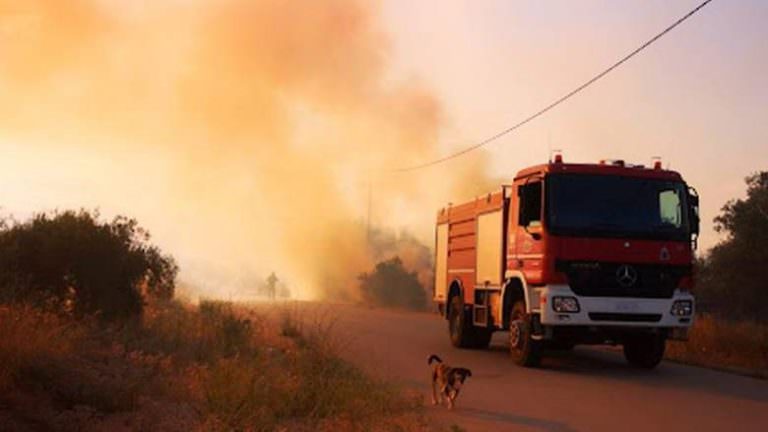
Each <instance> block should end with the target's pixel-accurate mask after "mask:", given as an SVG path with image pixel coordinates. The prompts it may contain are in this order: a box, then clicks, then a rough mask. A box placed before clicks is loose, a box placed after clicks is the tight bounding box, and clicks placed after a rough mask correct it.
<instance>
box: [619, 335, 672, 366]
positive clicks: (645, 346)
mask: <svg viewBox="0 0 768 432" xmlns="http://www.w3.org/2000/svg"><path fill="white" fill-rule="evenodd" d="M665 347H666V340H665V337H664V336H663V335H658V334H638V335H632V336H630V337H628V338H627V339H626V340H625V341H624V358H626V359H627V362H629V364H631V365H632V366H635V367H639V368H643V369H653V368H655V367H656V365H658V364H659V362H661V359H662V358H663V357H664V348H665Z"/></svg>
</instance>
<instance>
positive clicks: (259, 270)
mask: <svg viewBox="0 0 768 432" xmlns="http://www.w3.org/2000/svg"><path fill="white" fill-rule="evenodd" d="M698 3H699V1H679V2H667V1H661V0H653V1H647V2H631V1H616V2H607V1H585V2H579V3H574V2H568V1H554V2H547V3H546V4H545V3H542V2H530V1H516V2H507V1H492V2H491V1H489V2H483V3H482V4H477V3H471V2H460V1H447V2H441V4H440V7H439V8H436V7H435V6H434V3H430V2H416V3H414V2H407V1H401V0H391V1H382V2H380V3H378V4H377V5H375V6H372V5H371V4H370V3H368V2H362V1H353V0H349V1H346V0H332V1H328V2H324V3H322V4H320V3H315V4H312V5H306V4H303V3H302V4H301V5H300V6H294V7H291V6H290V5H287V4H285V3H283V2H280V1H259V2H252V3H251V2H247V1H242V0H233V1H227V2H221V3H218V2H214V1H208V0H189V1H173V2H168V3H164V4H163V5H157V4H156V3H154V2H148V1H147V2H135V3H132V4H131V5H130V6H129V5H126V4H124V3H121V2H118V1H114V0H78V1H75V2H72V3H71V4H69V5H68V7H65V6H61V5H60V4H58V3H57V2H55V1H39V2H32V3H26V2H14V1H6V0H0V11H2V12H0V35H2V37H3V38H4V39H5V40H6V41H10V43H9V44H7V45H6V46H5V47H4V48H3V49H0V59H3V60H4V62H5V64H6V65H7V66H8V67H6V68H5V69H3V70H0V92H2V93H3V94H4V95H5V96H6V97H5V98H3V100H2V101H0V118H1V119H0V149H2V150H3V153H4V154H5V156H6V157H4V158H3V160H2V162H0V184H1V185H2V186H0V187H2V189H1V194H2V201H0V207H1V210H2V213H3V214H5V215H7V214H12V215H14V216H15V217H17V218H20V219H23V218H25V217H27V216H29V215H30V214H31V213H33V212H37V211H45V210H52V209H57V208H58V209H69V208H81V207H84V208H99V209H100V210H101V211H102V213H103V214H104V215H105V217H111V216H113V215H115V214H125V215H128V216H132V217H135V218H137V219H138V220H139V222H140V224H141V225H142V226H144V227H146V228H147V229H149V230H150V231H151V232H152V234H153V235H154V239H155V240H156V241H157V243H158V244H159V245H160V246H161V247H162V248H163V249H164V250H165V251H166V252H168V253H170V254H173V255H174V256H176V257H177V258H178V260H179V262H180V265H181V268H182V274H181V278H182V279H183V280H191V281H193V282H194V283H196V284H199V285H201V286H203V287H210V288H207V289H210V290H211V291H212V293H213V294H216V295H226V293H227V291H226V290H227V289H228V288H227V289H221V288H220V287H219V285H222V286H230V287H231V286H233V283H235V282H233V281H237V280H243V278H245V279H247V277H249V276H248V275H263V274H268V272H270V271H272V270H275V271H277V272H278V273H281V274H286V275H287V276H286V277H287V279H289V280H291V281H292V282H293V283H294V284H295V285H296V286H298V287H299V290H300V291H301V290H303V295H304V296H305V297H311V296H312V295H313V293H316V290H317V288H316V287H315V285H316V284H318V283H321V282H320V281H324V280H326V279H327V278H328V277H331V276H333V277H336V276H340V275H346V276H343V277H346V278H348V277H351V278H352V279H353V278H354V277H355V276H356V274H357V272H359V271H364V270H365V269H367V268H368V267H369V266H370V265H371V264H372V261H371V257H370V256H366V254H365V232H364V230H362V229H360V226H359V225H360V224H359V223H360V221H364V220H365V219H366V217H367V214H368V204H367V197H368V193H369V182H370V184H371V187H370V189H371V196H372V197H373V200H372V205H371V209H370V211H371V220H372V223H373V224H375V225H377V226H382V227H385V228H389V229H392V230H395V231H399V230H402V229H405V230H407V231H409V232H412V233H413V234H414V235H415V236H416V237H417V238H419V239H420V240H421V241H423V242H425V243H427V244H428V245H429V246H430V247H431V241H432V236H433V232H432V226H433V223H434V216H435V212H436V211H437V209H438V208H439V207H440V206H442V205H444V204H445V203H447V202H448V201H453V202H457V201H461V200H463V199H466V198H469V197H471V196H473V195H476V194H481V193H483V192H484V191H485V190H487V188H488V187H490V185H492V184H495V182H496V180H497V179H510V178H511V177H512V176H513V175H514V173H515V172H516V171H517V170H519V169H521V168H523V167H525V166H528V165H532V164H536V163H542V162H544V161H546V160H547V158H548V156H549V152H550V150H551V149H561V150H562V151H563V154H564V158H565V160H566V161H573V162H594V161H597V160H599V159H602V158H617V159H624V160H626V161H627V162H630V163H644V164H649V163H650V160H651V157H652V156H661V157H662V159H663V161H664V164H665V166H667V165H669V166H670V167H671V169H675V170H677V171H679V172H681V174H682V175H683V176H684V178H685V179H686V181H687V182H688V183H689V184H691V185H692V186H694V187H696V188H697V189H698V191H699V194H700V195H701V197H702V221H703V229H702V235H701V239H700V249H699V250H700V251H701V252H703V251H706V249H708V248H710V247H711V246H713V245H714V244H716V243H717V241H718V240H719V239H720V237H719V236H718V235H717V234H716V233H715V232H714V231H713V229H712V223H711V221H712V218H713V217H714V216H715V215H717V213H718V212H719V209H720V207H721V206H722V205H723V204H724V203H725V202H726V201H727V200H729V199H732V198H739V197H742V196H744V192H745V185H744V181H743V179H744V177H746V176H747V175H749V174H751V173H753V172H755V171H758V170H760V169H766V167H765V166H764V162H765V161H766V160H768V143H766V142H765V138H766V137H768V125H767V124H766V123H765V122H762V121H761V120H763V119H762V118H761V117H762V116H761V114H763V113H764V112H765V106H767V105H768V86H765V85H762V84H763V81H764V79H765V71H766V70H768V55H766V54H768V53H767V52H766V50H767V48H766V47H765V44H764V41H766V40H768V28H766V27H765V26H764V25H763V23H764V22H765V20H766V18H768V4H766V3H761V2H757V1H739V2H723V1H714V2H712V3H711V4H710V5H708V6H707V7H706V8H704V9H703V10H702V11H701V12H700V13H698V14H697V15H696V16H694V17H693V18H691V19H690V20H689V21H688V22H686V23H684V24H683V25H681V26H680V27H679V28H677V29H675V30H674V31H672V32H671V33H670V34H668V35H667V36H666V37H665V38H663V39H662V40H660V41H659V42H658V43H657V44H655V45H653V46H652V47H650V48H649V49H648V50H647V51H645V52H643V53H642V54H641V55H640V56H638V57H637V58H634V59H632V60H631V61H630V62H628V63H627V64H625V65H624V66H623V67H621V68H620V69H618V70H616V71H615V72H614V73H612V74H611V75H609V76H608V77H606V78H605V79H604V80H602V81H600V82H599V83H597V84H596V85H595V86H593V87H590V88H589V89H588V90H587V91H585V92H584V93H583V94H581V95H578V96H577V97H576V98H574V99H572V100H570V101H568V102H567V103H565V104H564V105H562V106H560V107H558V108H557V109H556V110H554V111H552V112H551V113H548V114H547V115H545V116H544V117H542V118H540V119H538V120H536V121H534V122H532V123H531V124H529V125H527V126H526V127H524V128H522V129H520V130H519V131H517V132H515V133H513V134H511V135H509V136H507V137H504V138H502V139H500V140H498V141H497V142H495V143H493V144H492V145H489V146H487V147H485V148H484V149H482V150H481V151H478V152H475V153H473V154H470V155H468V156H467V157H464V158H460V159H457V160H455V161H451V162H448V163H446V164H442V165H439V166H436V167H432V168H429V169H425V170H421V171H417V172H411V173H403V174H390V173H387V172H386V170H388V169H389V168H391V167H395V166H402V165H412V164H415V163H420V162H423V161H426V160H430V159H432V158H435V157H438V156H440V155H444V154H447V153H449V152H451V151H455V150H457V149H460V148H463V147H465V146H467V145H469V144H472V143H474V142H476V141H478V140H480V139H484V138H486V137H487V136H489V135H492V134H494V133H495V132H497V131H498V130H501V129H504V128H505V127H507V126H509V125H510V124H513V123H516V122H517V121H519V120H520V119H522V118H524V117H526V116H527V115H529V114H530V113H532V112H534V111H536V110H538V109H539V108H541V107H542V106H544V105H546V104H547V103H549V102H551V101H552V100H554V99H556V98H557V97H559V96H561V95H562V94H564V93H566V92H567V91H569V90H571V89H572V88H574V87H575V86H577V85H579V84H580V83H582V82H583V81H585V80H586V79H588V78H589V77H591V76H592V75H594V74H595V73H596V72H598V71H600V70H602V69H603V68H605V67H606V66H608V65H609V64H610V63H612V62H613V61H615V60H616V59H618V58H620V57H621V56H623V55H625V54H626V53H627V52H629V51H631V50H632V49H634V48H635V47H637V46H638V45H639V44H640V43H642V42H643V41H645V40H647V39H648V38H649V37H651V36H652V35H654V34H655V33H657V32H658V31H660V30H661V29H662V28H664V27H666V26H667V25H669V24H671V23H672V22H673V21H674V20H676V19H677V18H679V17H680V16H681V15H683V14H684V13H685V12H687V11H688V10H690V9H691V8H692V7H694V6H695V5H696V4H698ZM736 24H738V25H736ZM361 251H362V252H363V253H362V254H361ZM329 275H331V276H329ZM340 277H341V276H340ZM347 282H348V281H347Z"/></svg>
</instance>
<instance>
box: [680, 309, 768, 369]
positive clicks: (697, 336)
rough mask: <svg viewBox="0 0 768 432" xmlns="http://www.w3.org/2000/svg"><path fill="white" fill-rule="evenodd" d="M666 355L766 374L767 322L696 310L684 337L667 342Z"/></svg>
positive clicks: (713, 366) (684, 361) (697, 363)
mask: <svg viewBox="0 0 768 432" xmlns="http://www.w3.org/2000/svg"><path fill="white" fill-rule="evenodd" d="M666 356H667V358H669V359H671V360H675V361H679V362H682V363H688V364H694V365H699V366H706V367H710V368H714V369H722V370H728V371H733V372H738V373H742V374H746V375H752V376H757V377H760V378H768V325H766V324H764V323H758V322H755V321H733V320H726V319H723V318H717V317H714V316H712V315H708V314H699V315H698V316H697V317H696V322H695V323H694V325H693V328H692V329H691V333H690V334H689V340H688V341H670V342H668V343H667V351H666Z"/></svg>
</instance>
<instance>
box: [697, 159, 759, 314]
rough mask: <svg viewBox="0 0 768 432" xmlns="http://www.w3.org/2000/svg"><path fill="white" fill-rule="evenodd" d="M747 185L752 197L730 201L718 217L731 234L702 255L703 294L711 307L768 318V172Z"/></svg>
mask: <svg viewBox="0 0 768 432" xmlns="http://www.w3.org/2000/svg"><path fill="white" fill-rule="evenodd" d="M746 184H747V197H746V198H745V199H737V200H730V201H728V202H727V203H726V204H725V205H724V206H723V208H722V210H721V214H720V215H719V216H717V217H716V218H715V219H714V222H715V230H716V231H718V232H722V233H725V234H727V237H726V239H725V240H724V241H723V242H721V243H720V244H718V245H716V246H715V247H714V248H712V250H711V251H710V252H709V255H708V256H706V257H705V258H703V259H702V260H701V262H700V264H701V266H700V269H701V270H700V274H699V277H698V288H697V293H698V296H699V297H700V301H701V303H702V306H703V307H704V308H705V309H708V310H710V311H713V312H718V313H722V314H726V315H728V316H730V317H733V318H748V319H756V320H761V321H768V172H766V171H763V172H759V173H756V174H753V175H751V176H749V177H747V178H746Z"/></svg>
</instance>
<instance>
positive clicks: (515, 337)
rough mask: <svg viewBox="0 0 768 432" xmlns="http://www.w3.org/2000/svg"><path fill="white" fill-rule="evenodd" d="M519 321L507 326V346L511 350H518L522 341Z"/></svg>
mask: <svg viewBox="0 0 768 432" xmlns="http://www.w3.org/2000/svg"><path fill="white" fill-rule="evenodd" d="M521 324H522V323H521V322H520V321H514V322H513V323H512V325H511V326H509V345H510V346H511V347H512V348H513V349H519V348H520V345H521V342H522V340H523V330H522V327H521Z"/></svg>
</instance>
